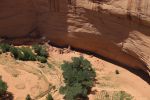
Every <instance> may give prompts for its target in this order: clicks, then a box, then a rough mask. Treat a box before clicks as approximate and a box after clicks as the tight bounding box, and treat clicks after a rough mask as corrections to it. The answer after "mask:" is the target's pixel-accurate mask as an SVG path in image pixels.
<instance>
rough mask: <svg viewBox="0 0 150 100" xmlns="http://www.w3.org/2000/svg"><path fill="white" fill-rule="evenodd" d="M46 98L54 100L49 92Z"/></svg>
mask: <svg viewBox="0 0 150 100" xmlns="http://www.w3.org/2000/svg"><path fill="white" fill-rule="evenodd" d="M46 100H54V99H53V97H52V95H51V94H48V95H47V97H46Z"/></svg>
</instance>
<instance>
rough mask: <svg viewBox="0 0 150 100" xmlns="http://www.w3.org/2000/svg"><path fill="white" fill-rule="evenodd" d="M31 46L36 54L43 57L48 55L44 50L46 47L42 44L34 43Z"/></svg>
mask: <svg viewBox="0 0 150 100" xmlns="http://www.w3.org/2000/svg"><path fill="white" fill-rule="evenodd" d="M32 48H33V50H34V51H35V53H37V55H38V56H43V57H45V58H47V57H48V52H47V51H46V48H45V47H44V46H42V45H37V44H36V45H33V46H32Z"/></svg>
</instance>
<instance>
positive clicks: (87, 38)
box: [0, 0, 150, 73]
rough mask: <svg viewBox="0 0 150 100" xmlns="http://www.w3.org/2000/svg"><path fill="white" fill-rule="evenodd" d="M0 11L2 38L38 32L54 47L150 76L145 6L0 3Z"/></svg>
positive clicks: (149, 23)
mask: <svg viewBox="0 0 150 100" xmlns="http://www.w3.org/2000/svg"><path fill="white" fill-rule="evenodd" d="M0 6H1V9H0V12H1V13H0V36H1V37H24V36H28V35H30V34H31V33H32V32H33V31H38V32H39V33H40V34H41V35H43V36H45V37H46V38H47V39H49V40H51V41H52V42H54V43H56V44H58V45H61V46H62V45H71V46H73V47H75V48H81V49H84V50H89V51H93V52H95V53H97V54H100V55H102V56H104V57H106V58H109V59H112V60H114V61H117V62H119V63H122V64H124V65H128V66H130V67H133V68H138V69H142V70H144V71H146V72H148V73H149V72H150V37H149V35H150V1H149V0H13V1H10V0H2V1H1V3H0ZM39 33H38V34H39Z"/></svg>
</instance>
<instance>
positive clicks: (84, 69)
mask: <svg viewBox="0 0 150 100" xmlns="http://www.w3.org/2000/svg"><path fill="white" fill-rule="evenodd" d="M72 61H73V62H64V63H63V64H62V65H61V67H62V70H63V77H64V82H65V83H66V85H65V86H62V87H61V88H60V93H61V94H65V99H66V100H75V99H83V98H84V99H85V98H87V95H88V93H89V92H90V90H91V87H92V86H93V85H94V80H95V77H96V73H95V71H94V70H93V69H92V67H91V63H90V62H89V61H88V60H86V59H84V58H83V57H74V58H72Z"/></svg>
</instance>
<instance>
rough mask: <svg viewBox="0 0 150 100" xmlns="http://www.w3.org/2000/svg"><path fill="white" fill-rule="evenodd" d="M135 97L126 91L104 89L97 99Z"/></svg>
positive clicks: (122, 99)
mask: <svg viewBox="0 0 150 100" xmlns="http://www.w3.org/2000/svg"><path fill="white" fill-rule="evenodd" d="M133 99H134V97H133V96H131V95H130V94H128V93H127V92H125V91H112V92H111V91H110V92H109V91H106V90H102V91H101V92H100V93H99V94H98V95H97V96H96V98H95V100H133Z"/></svg>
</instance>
